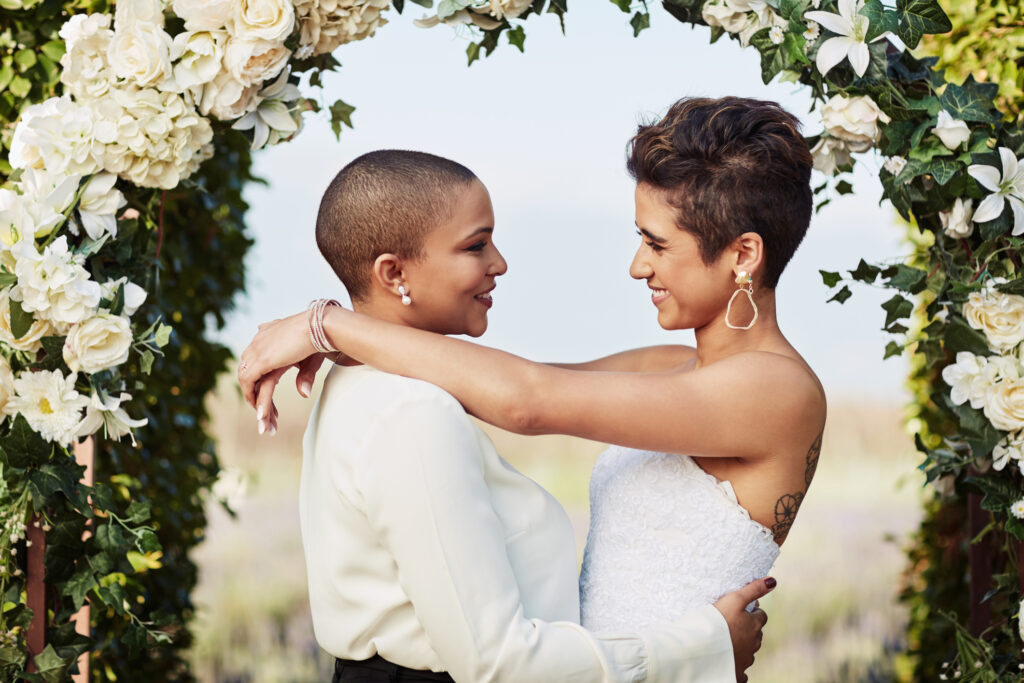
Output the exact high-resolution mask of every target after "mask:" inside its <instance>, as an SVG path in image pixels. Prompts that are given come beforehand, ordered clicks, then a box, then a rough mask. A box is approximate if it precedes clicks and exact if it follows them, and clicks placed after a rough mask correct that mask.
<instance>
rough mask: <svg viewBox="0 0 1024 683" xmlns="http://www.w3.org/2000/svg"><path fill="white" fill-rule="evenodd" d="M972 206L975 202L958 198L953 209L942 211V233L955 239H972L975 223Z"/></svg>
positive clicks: (940, 213)
mask: <svg viewBox="0 0 1024 683" xmlns="http://www.w3.org/2000/svg"><path fill="white" fill-rule="evenodd" d="M972 204H973V200H970V199H967V200H964V199H961V198H957V200H956V202H954V203H953V208H952V209H950V210H948V211H940V212H939V220H940V221H942V231H943V232H944V233H946V234H947V235H949V236H950V237H953V238H955V239H964V238H966V237H970V236H971V233H973V232H974V223H973V222H972V221H971V218H972V217H973V215H974V209H973V208H972Z"/></svg>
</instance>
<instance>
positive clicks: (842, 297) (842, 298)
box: [825, 285, 853, 304]
mask: <svg viewBox="0 0 1024 683" xmlns="http://www.w3.org/2000/svg"><path fill="white" fill-rule="evenodd" d="M851 296H853V292H851V291H850V288H849V287H847V286H846V285H843V288H842V289H840V290H839V291H838V292H836V293H835V295H834V296H833V297H832V298H831V299H829V300H828V301H826V302H825V303H831V302H833V301H838V302H839V303H841V304H844V303H846V300H847V299H849V298H850V297H851Z"/></svg>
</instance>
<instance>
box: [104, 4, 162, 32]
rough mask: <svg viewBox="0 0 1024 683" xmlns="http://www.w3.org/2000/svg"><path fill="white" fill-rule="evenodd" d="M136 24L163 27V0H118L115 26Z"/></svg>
mask: <svg viewBox="0 0 1024 683" xmlns="http://www.w3.org/2000/svg"><path fill="white" fill-rule="evenodd" d="M134 24H151V25H153V26H157V27H163V25H164V2H163V0H117V4H116V5H115V8H114V28H115V29H117V28H119V27H121V26H130V25H134Z"/></svg>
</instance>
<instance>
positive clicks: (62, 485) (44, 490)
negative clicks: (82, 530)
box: [28, 462, 81, 510]
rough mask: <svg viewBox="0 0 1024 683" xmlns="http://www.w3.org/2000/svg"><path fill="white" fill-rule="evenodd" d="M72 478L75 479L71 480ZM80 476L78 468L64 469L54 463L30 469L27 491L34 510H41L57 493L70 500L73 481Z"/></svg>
mask: <svg viewBox="0 0 1024 683" xmlns="http://www.w3.org/2000/svg"><path fill="white" fill-rule="evenodd" d="M72 476H74V477H76V478H74V479H72ZM80 476H81V470H80V469H79V468H77V467H76V468H64V467H61V466H60V465H59V464H58V463H55V462H47V463H43V464H42V465H40V466H39V468H38V469H30V470H29V471H28V491H29V493H30V494H31V495H32V505H33V506H34V507H35V509H36V510H42V509H43V508H44V507H45V505H46V503H47V501H48V499H49V498H50V496H52V495H53V494H55V493H58V492H60V493H63V494H64V496H65V497H66V498H67V499H68V500H72V499H73V498H74V495H75V493H74V489H75V481H77V477H80Z"/></svg>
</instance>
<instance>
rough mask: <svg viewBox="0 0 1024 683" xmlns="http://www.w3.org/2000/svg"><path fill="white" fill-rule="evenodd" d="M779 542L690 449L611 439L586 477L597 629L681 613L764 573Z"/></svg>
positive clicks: (587, 609) (584, 610)
mask: <svg viewBox="0 0 1024 683" xmlns="http://www.w3.org/2000/svg"><path fill="white" fill-rule="evenodd" d="M778 554H779V546H777V545H776V544H775V541H774V540H773V538H772V534H771V531H769V530H768V529H767V528H765V527H764V526H763V525H761V524H759V523H758V522H756V521H754V520H752V519H751V518H750V515H749V513H747V511H746V510H744V509H743V508H742V507H740V505H739V503H738V502H737V500H736V494H735V493H734V492H733V489H732V486H731V485H730V484H729V483H728V482H720V481H718V480H717V479H715V477H713V476H711V475H710V474H708V473H706V472H705V471H704V470H702V469H701V468H700V467H698V466H697V464H696V463H695V462H694V461H693V460H692V459H690V458H689V457H687V456H685V455H671V454H666V453H654V452H650V451H638V450H633V449H629V448H620V447H617V446H613V447H611V448H609V449H608V450H606V451H605V452H604V453H602V454H601V456H600V457H599V458H598V460H597V463H596V464H595V466H594V473H593V475H592V476H591V480H590V533H589V535H588V537H587V547H586V551H585V552H584V556H583V569H582V572H581V574H580V600H581V605H580V608H581V618H582V622H583V626H584V627H585V628H587V629H589V630H591V631H623V630H626V631H636V630H640V629H644V628H648V627H651V626H658V625H664V624H667V623H670V622H672V621H675V620H676V619H677V618H678V617H679V616H680V615H682V614H683V613H684V612H686V611H687V610H689V609H692V608H694V607H699V606H701V605H706V604H709V603H712V602H714V601H715V600H717V599H718V598H719V597H721V596H722V595H723V594H725V593H727V592H729V591H731V590H734V589H736V588H739V587H741V586H743V585H744V584H746V583H747V582H749V581H752V580H753V579H756V578H759V577H762V576H767V574H768V571H769V570H770V569H771V567H772V564H774V562H775V558H776V557H778Z"/></svg>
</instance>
